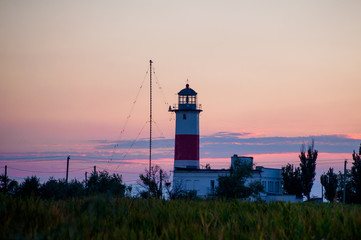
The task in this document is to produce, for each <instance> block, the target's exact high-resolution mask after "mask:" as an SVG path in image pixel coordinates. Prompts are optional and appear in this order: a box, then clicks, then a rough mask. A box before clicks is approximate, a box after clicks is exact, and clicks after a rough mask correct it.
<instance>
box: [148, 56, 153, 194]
mask: <svg viewBox="0 0 361 240" xmlns="http://www.w3.org/2000/svg"><path fill="white" fill-rule="evenodd" d="M152 63H153V61H152V60H149V65H150V67H149V69H150V70H149V71H150V74H149V81H150V84H149V86H150V88H149V91H150V94H149V96H150V101H149V103H150V104H149V108H150V109H149V172H148V174H149V182H148V184H149V185H148V187H149V189H148V199H150V181H151V170H152Z"/></svg>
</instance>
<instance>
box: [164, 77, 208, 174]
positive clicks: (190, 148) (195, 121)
mask: <svg viewBox="0 0 361 240" xmlns="http://www.w3.org/2000/svg"><path fill="white" fill-rule="evenodd" d="M169 111H170V112H175V113H176V127H175V147H174V168H196V169H199V113H200V112H201V111H202V110H201V108H200V105H198V104H197V93H196V91H194V90H193V89H191V88H189V84H187V85H186V88H184V89H183V90H181V91H180V92H179V93H178V106H174V107H173V108H171V107H169Z"/></svg>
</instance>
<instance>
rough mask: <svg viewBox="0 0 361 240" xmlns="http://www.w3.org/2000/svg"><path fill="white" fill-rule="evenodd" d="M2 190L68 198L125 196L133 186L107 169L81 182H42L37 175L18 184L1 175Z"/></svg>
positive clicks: (27, 195) (21, 195)
mask: <svg viewBox="0 0 361 240" xmlns="http://www.w3.org/2000/svg"><path fill="white" fill-rule="evenodd" d="M0 187H1V192H3V193H5V194H8V195H12V196H15V197H41V198H44V199H66V198H73V197H83V196H90V195H96V194H105V195H111V196H118V197H124V196H126V194H128V192H131V186H128V187H126V186H125V184H123V182H122V177H121V176H120V175H118V174H112V175H111V174H109V173H108V172H107V171H101V172H93V173H92V174H91V176H90V177H89V179H87V180H84V181H83V182H80V181H78V180H76V179H75V180H72V181H70V182H69V183H67V182H66V181H65V179H54V178H52V177H51V178H50V179H49V180H48V181H46V182H45V183H43V184H41V183H40V179H39V178H37V177H36V176H31V177H27V178H25V180H24V182H22V183H21V184H18V182H16V181H15V180H11V179H9V178H8V177H7V176H5V175H1V176H0Z"/></svg>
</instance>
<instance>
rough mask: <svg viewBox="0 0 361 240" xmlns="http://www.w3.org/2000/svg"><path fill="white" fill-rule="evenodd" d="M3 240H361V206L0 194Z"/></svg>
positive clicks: (1, 235) (0, 228) (0, 218)
mask: <svg viewBox="0 0 361 240" xmlns="http://www.w3.org/2000/svg"><path fill="white" fill-rule="evenodd" d="M0 200H1V201H0V221H1V224H0V239H359V237H360V236H361V206H357V205H342V204H335V205H333V204H320V203H319V204H315V203H296V204H288V203H283V202H278V203H268V204H267V203H252V202H242V201H236V200H235V201H211V200H210V201H161V200H152V201H150V202H147V201H146V200H141V199H117V198H101V197H98V198H97V197H92V198H82V199H73V200H66V201H47V200H41V199H18V198H10V197H6V196H3V195H0Z"/></svg>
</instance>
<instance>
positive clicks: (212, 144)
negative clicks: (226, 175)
mask: <svg viewBox="0 0 361 240" xmlns="http://www.w3.org/2000/svg"><path fill="white" fill-rule="evenodd" d="M312 139H314V140H315V148H316V149H317V150H318V151H319V152H320V153H322V152H325V153H349V154H351V153H352V152H353V150H358V146H359V144H360V143H361V138H356V137H355V135H352V136H351V135H345V134H334V135H315V136H299V137H282V136H273V137H261V136H260V135H259V134H254V133H248V132H241V133H238V132H217V133H214V134H211V135H208V136H203V137H201V139H200V157H201V158H228V157H230V156H232V155H233V154H239V155H255V154H273V153H286V152H299V151H300V147H301V145H302V144H304V143H305V144H307V143H310V142H311V140H312ZM88 143H89V144H87V145H86V147H84V149H82V148H81V147H80V148H76V150H73V151H71V152H69V151H66V149H62V150H63V151H46V152H2V153H0V160H1V161H11V160H24V161H26V160H28V161H33V160H63V159H65V158H66V156H67V155H69V154H70V155H71V157H72V159H74V160H79V161H90V160H92V161H113V160H114V161H115V160H117V161H127V160H136V159H148V157H149V150H148V148H149V140H148V139H145V138H143V139H139V140H137V141H134V140H122V141H107V140H90V141H88ZM152 149H153V150H152V153H153V154H152V158H153V159H161V158H162V159H173V153H174V139H165V138H156V139H153V144H152Z"/></svg>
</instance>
